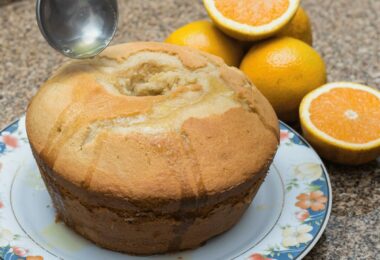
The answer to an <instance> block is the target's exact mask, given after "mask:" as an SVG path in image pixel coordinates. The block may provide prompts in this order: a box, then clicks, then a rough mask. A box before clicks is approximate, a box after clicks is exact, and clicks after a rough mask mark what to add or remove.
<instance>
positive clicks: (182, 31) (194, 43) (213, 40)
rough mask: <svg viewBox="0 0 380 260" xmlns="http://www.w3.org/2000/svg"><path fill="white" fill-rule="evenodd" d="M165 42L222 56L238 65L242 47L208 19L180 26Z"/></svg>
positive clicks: (228, 61) (231, 63)
mask: <svg viewBox="0 0 380 260" xmlns="http://www.w3.org/2000/svg"><path fill="white" fill-rule="evenodd" d="M165 42H167V43H172V44H177V45H184V46H189V47H193V48H196V49H198V50H201V51H205V52H208V53H211V54H214V55H216V56H219V57H220V58H222V59H223V60H224V61H225V62H226V63H227V64H228V65H230V66H236V67H237V66H239V64H240V61H241V59H242V57H243V47H242V45H241V44H240V43H239V42H238V41H237V40H235V39H232V38H230V37H229V36H227V35H225V34H224V33H222V32H221V31H219V30H218V29H217V28H216V27H215V25H214V24H212V23H211V22H209V21H195V22H192V23H189V24H186V25H184V26H183V27H180V28H179V29H177V30H176V31H174V32H173V33H172V34H170V35H169V36H168V38H166V40H165Z"/></svg>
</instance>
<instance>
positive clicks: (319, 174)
mask: <svg viewBox="0 0 380 260" xmlns="http://www.w3.org/2000/svg"><path fill="white" fill-rule="evenodd" d="M24 121H25V120H24V118H21V119H20V120H19V121H17V122H14V123H13V124H11V125H9V126H8V127H7V128H5V129H4V130H3V131H1V132H0V258H1V257H2V258H3V259H5V260H8V259H12V260H16V259H17V260H18V259H42V258H43V259H70V260H71V259H73V260H74V259H78V260H82V259H99V260H100V259H101V260H103V259H112V260H113V259H115V260H117V259H125V260H129V259H130V260H132V259H137V260H139V259H147V257H137V256H129V255H126V254H120V253H116V252H113V251H109V250H105V249H102V248H100V247H97V246H95V245H94V244H92V243H91V242H89V241H87V240H85V239H83V238H81V237H80V236H78V235H76V234H75V233H73V232H72V231H71V230H70V229H68V228H67V227H66V226H65V225H64V224H62V223H55V213H54V209H53V207H52V204H51V200H50V197H49V195H48V193H47V191H46V188H45V186H44V184H43V182H42V180H41V178H40V175H39V172H38V169H37V166H36V163H35V162H34V159H33V157H32V154H31V151H30V148H29V145H28V140H27V138H26V133H25V122H24ZM330 211H331V187H330V182H329V177H328V174H327V172H326V169H325V167H324V166H323V163H322V161H321V159H320V158H319V157H318V155H317V154H316V153H315V152H314V150H313V149H312V148H311V147H310V146H309V145H308V144H307V143H306V142H305V141H304V140H303V139H302V138H301V137H300V136H299V135H298V134H297V133H296V132H295V131H294V130H292V129H291V128H289V127H288V126H286V125H285V124H283V123H281V145H280V147H279V150H278V152H277V155H276V157H275V159H274V162H273V164H272V166H271V169H270V173H269V175H268V177H267V178H266V180H265V182H264V184H263V185H262V186H261V188H260V190H259V192H258V194H257V196H256V197H255V199H254V201H253V203H252V204H251V206H250V207H249V209H248V210H247V212H246V213H245V215H244V216H243V218H242V219H241V220H240V221H239V223H238V224H237V225H236V226H235V227H234V228H233V229H231V230H230V231H228V232H226V233H225V234H223V235H221V236H218V237H216V238H214V239H212V240H210V241H208V242H207V243H206V245H204V246H202V247H200V248H198V249H195V250H189V251H184V252H180V253H177V254H170V255H161V256H153V257H149V259H173V260H174V259H175V260H178V259H183V260H186V259H197V260H198V259H207V260H211V259H251V260H263V259H301V258H302V257H303V256H305V255H306V254H307V253H308V252H309V251H310V250H311V248H312V247H313V246H314V245H315V243H316V242H317V240H318V239H319V237H320V236H321V234H322V232H323V230H324V229H325V227H326V224H327V221H328V218H329V215H330ZM32 256H39V257H40V258H39V257H36V258H32ZM41 257H42V258H41Z"/></svg>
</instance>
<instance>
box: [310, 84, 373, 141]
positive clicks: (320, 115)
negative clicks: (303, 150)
mask: <svg viewBox="0 0 380 260" xmlns="http://www.w3.org/2000/svg"><path fill="white" fill-rule="evenodd" d="M309 112H310V119H311V121H312V122H313V124H314V125H315V126H316V127H317V128H318V129H320V130H321V131H322V132H324V133H326V134H328V135H329V136H332V137H334V138H335V139H338V140H342V141H346V142H350V143H356V144H363V143H367V142H370V141H373V140H376V139H379V138H380V99H379V98H378V97H376V96H375V95H373V94H371V93H368V92H366V91H363V90H358V89H352V88H336V89H332V90H330V91H329V92H327V93H323V94H321V95H320V96H318V97H317V98H316V99H314V100H313V101H312V102H311V105H310V109H309Z"/></svg>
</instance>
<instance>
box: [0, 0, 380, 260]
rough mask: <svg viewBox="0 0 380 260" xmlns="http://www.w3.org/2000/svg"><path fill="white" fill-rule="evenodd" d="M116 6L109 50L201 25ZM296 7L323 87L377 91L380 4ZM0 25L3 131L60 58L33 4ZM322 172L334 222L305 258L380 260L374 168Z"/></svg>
mask: <svg viewBox="0 0 380 260" xmlns="http://www.w3.org/2000/svg"><path fill="white" fill-rule="evenodd" d="M0 1H7V0H0ZM8 1H9V0H8ZM119 2H120V21H119V31H118V33H117V36H116V38H115V40H114V42H113V43H117V42H126V41H139V40H145V41H152V40H156V41H161V40H163V39H164V38H165V36H166V35H168V33H169V32H171V31H172V30H174V29H175V28H177V27H179V26H181V25H183V24H185V23H187V22H189V21H192V20H196V19H203V18H206V13H205V10H204V9H203V6H202V4H201V2H200V0H198V1H193V0H150V1H141V0H129V1H119ZM302 5H303V6H304V7H305V9H306V10H307V12H308V13H309V14H310V16H311V19H312V21H313V29H314V46H315V48H316V49H317V50H318V51H319V52H320V53H321V55H322V56H323V58H324V59H325V61H326V63H327V66H328V74H329V80H330V81H338V80H339V81H340V80H345V81H355V82H361V83H365V84H367V85H370V86H373V87H377V88H380V0H360V1H358V0H318V1H315V0H304V1H303V3H302ZM0 25H1V28H0V127H4V126H5V125H6V124H7V123H9V122H11V121H12V120H14V119H16V118H17V117H19V116H20V115H22V114H23V113H24V112H25V108H26V105H27V103H28V100H29V99H30V98H31V97H32V95H33V94H34V93H35V92H36V90H37V89H38V86H39V85H40V84H41V82H43V81H44V80H46V79H47V78H48V76H49V75H50V74H51V72H52V71H53V70H54V69H55V68H57V66H58V65H59V64H61V63H62V62H63V61H64V60H65V58H63V57H62V56H61V55H59V54H58V53H56V52H55V51H54V50H53V49H51V48H50V47H49V46H48V45H47V43H46V42H45V41H44V40H43V38H42V37H41V35H40V33H39V31H38V27H37V25H36V22H35V18H34V1H29V0H24V1H19V2H15V3H12V4H8V5H3V6H1V7H0ZM326 166H327V169H328V171H329V172H330V176H331V181H332V187H333V210H332V215H331V218H330V222H329V224H328V226H327V229H326V231H325V233H324V235H323V236H322V238H321V240H320V241H319V242H318V244H317V245H316V247H315V248H314V249H313V250H312V251H311V253H310V254H309V255H308V256H307V257H306V259H376V258H377V259H379V257H380V162H372V163H369V164H367V165H364V166H360V167H344V166H337V165H334V164H330V163H327V165H326Z"/></svg>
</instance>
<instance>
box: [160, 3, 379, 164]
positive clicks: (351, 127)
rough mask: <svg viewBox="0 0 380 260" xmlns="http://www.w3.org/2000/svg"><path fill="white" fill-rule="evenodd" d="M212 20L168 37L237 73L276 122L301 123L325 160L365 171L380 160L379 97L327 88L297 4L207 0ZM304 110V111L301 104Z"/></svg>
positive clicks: (340, 86) (348, 87) (355, 87)
mask: <svg viewBox="0 0 380 260" xmlns="http://www.w3.org/2000/svg"><path fill="white" fill-rule="evenodd" d="M203 3H204V6H205V8H206V10H207V12H208V14H209V16H210V18H211V20H212V22H209V21H195V22H192V23H189V24H187V25H185V26H183V27H181V28H179V29H177V30H176V31H174V32H173V33H172V34H171V35H169V36H168V37H167V39H166V40H165V41H166V42H168V43H172V44H178V45H186V46H190V47H193V48H197V49H199V50H202V51H205V52H208V53H211V54H214V55H217V56H219V57H221V58H222V59H223V60H224V61H225V62H226V63H227V64H228V65H230V66H236V67H239V68H240V69H241V70H242V71H243V72H244V73H246V75H247V76H248V77H249V78H250V79H251V81H252V82H253V83H254V84H255V85H256V87H257V88H258V89H259V90H260V91H261V92H262V93H263V94H264V96H266V98H267V99H268V100H269V102H270V103H271V104H272V106H273V108H274V109H275V111H276V113H277V115H278V117H279V118H280V119H281V120H283V121H286V122H290V123H293V122H296V121H298V120H299V121H300V123H301V127H302V130H303V133H304V136H305V137H306V138H307V139H308V140H309V142H310V143H311V144H312V145H313V146H314V148H316V150H317V151H318V152H319V153H320V155H321V156H322V157H324V158H326V159H329V160H331V161H334V162H338V163H343V164H361V163H366V162H368V161H370V160H373V159H375V158H377V157H378V156H379V155H380V93H379V91H377V90H375V89H373V88H370V87H366V86H363V85H359V84H355V83H347V82H343V83H342V82H338V83H330V84H326V74H327V73H326V67H325V63H324V61H323V59H322V58H321V56H320V55H319V54H318V53H317V52H316V51H315V50H314V49H313V48H312V44H313V37H312V30H311V23H310V19H309V16H308V14H307V13H306V11H305V10H304V9H303V8H302V7H301V6H300V0H239V1H234V0H203ZM300 104H301V105H300Z"/></svg>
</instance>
